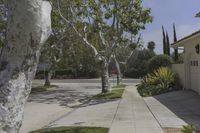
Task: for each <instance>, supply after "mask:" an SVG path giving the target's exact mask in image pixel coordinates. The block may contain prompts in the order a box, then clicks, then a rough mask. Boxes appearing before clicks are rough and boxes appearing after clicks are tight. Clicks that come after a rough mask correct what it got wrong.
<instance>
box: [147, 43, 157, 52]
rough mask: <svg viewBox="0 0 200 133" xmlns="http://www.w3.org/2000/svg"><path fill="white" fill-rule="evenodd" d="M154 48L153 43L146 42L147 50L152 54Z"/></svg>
mask: <svg viewBox="0 0 200 133" xmlns="http://www.w3.org/2000/svg"><path fill="white" fill-rule="evenodd" d="M155 46H156V44H155V42H154V41H150V42H148V45H147V48H148V49H149V50H150V51H152V52H154V49H155Z"/></svg>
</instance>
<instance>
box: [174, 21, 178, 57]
mask: <svg viewBox="0 0 200 133" xmlns="http://www.w3.org/2000/svg"><path fill="white" fill-rule="evenodd" d="M173 31H174V43H175V42H177V36H176V27H175V24H173ZM174 60H175V61H177V60H178V48H175V49H174Z"/></svg>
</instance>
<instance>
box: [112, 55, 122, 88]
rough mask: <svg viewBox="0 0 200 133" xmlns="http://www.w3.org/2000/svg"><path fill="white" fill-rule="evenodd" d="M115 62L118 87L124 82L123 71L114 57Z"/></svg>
mask: <svg viewBox="0 0 200 133" xmlns="http://www.w3.org/2000/svg"><path fill="white" fill-rule="evenodd" d="M114 62H115V66H116V70H117V85H120V84H121V82H122V78H121V70H120V66H119V62H118V61H117V59H116V57H114Z"/></svg>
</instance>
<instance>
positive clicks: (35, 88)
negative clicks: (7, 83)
mask: <svg viewBox="0 0 200 133" xmlns="http://www.w3.org/2000/svg"><path fill="white" fill-rule="evenodd" d="M54 87H55V88H58V86H57V85H50V86H44V85H39V86H33V87H32V89H31V93H36V92H44V91H47V90H48V89H49V88H54Z"/></svg>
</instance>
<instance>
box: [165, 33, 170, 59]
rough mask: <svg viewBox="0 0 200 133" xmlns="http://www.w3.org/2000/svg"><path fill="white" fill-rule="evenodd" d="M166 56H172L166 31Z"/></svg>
mask: <svg viewBox="0 0 200 133" xmlns="http://www.w3.org/2000/svg"><path fill="white" fill-rule="evenodd" d="M166 50H167V52H166V54H167V55H169V56H170V54H171V52H170V41H169V35H168V33H167V31H166Z"/></svg>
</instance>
